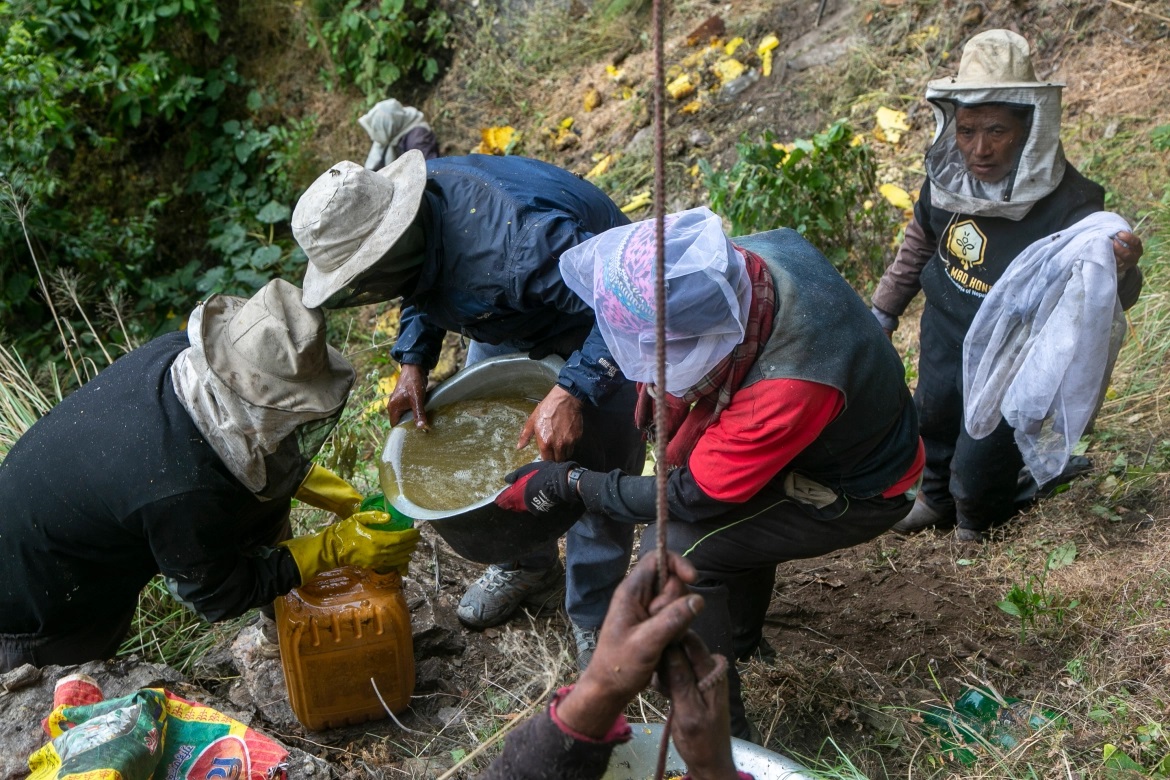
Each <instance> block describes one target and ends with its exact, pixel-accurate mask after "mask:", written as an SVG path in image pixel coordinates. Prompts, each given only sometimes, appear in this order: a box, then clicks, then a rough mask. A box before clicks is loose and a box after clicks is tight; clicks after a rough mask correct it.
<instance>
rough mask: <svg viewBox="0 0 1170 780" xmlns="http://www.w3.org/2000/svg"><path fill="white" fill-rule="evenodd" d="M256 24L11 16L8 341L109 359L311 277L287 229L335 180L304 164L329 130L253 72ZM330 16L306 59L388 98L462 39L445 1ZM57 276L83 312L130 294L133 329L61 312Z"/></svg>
mask: <svg viewBox="0 0 1170 780" xmlns="http://www.w3.org/2000/svg"><path fill="white" fill-rule="evenodd" d="M285 10H286V11H292V12H295V13H297V14H307V13H308V12H305V11H302V10H297V9H295V7H293V6H288V7H287V8H286V9H285ZM242 13H244V11H243V10H242V9H229V8H227V7H225V6H222V5H221V4H219V3H217V2H216V1H215V0H171V1H170V2H164V3H141V2H138V1H137V0H110V1H109V2H91V0H11V2H0V73H3V90H2V95H3V98H0V106H3V108H4V112H3V115H4V118H3V120H2V121H3V122H4V132H3V133H0V171H2V172H3V173H2V174H0V175H2V176H3V183H4V186H3V187H0V192H3V193H4V196H3V197H2V198H0V328H3V329H5V330H6V331H7V333H8V335H9V337H10V338H11V339H12V340H13V341H14V342H15V343H16V344H18V345H19V346H20V348H21V353H22V354H23V355H25V356H26V357H28V358H31V359H33V362H34V363H36V364H41V365H43V364H46V363H47V362H49V361H50V360H51V359H52V357H53V355H54V354H59V349H60V347H61V344H60V341H61V340H62V338H64V339H65V340H66V341H68V342H69V343H68V348H69V350H70V351H72V350H77V351H78V352H80V353H81V354H82V355H84V356H86V357H90V358H94V357H100V358H104V357H105V356H102V355H100V354H99V350H98V347H97V345H98V343H99V342H101V341H106V342H110V341H117V340H119V339H115V338H114V337H115V336H119V337H120V336H121V335H122V334H121V333H120V332H119V331H126V332H127V334H128V336H129V339H130V340H131V341H134V342H141V341H143V340H146V339H148V338H150V337H152V336H154V335H157V334H158V333H160V332H162V331H165V330H169V329H173V328H174V327H176V326H178V325H179V324H181V322H182V318H181V316H179V313H181V312H184V311H186V310H188V309H189V308H190V307H191V306H192V305H193V304H194V302H195V300H196V298H197V297H205V296H206V295H208V294H210V293H214V292H228V293H248V292H250V291H251V290H253V289H255V288H256V287H257V286H259V285H261V284H263V283H264V282H265V281H267V280H268V279H270V278H272V277H273V276H278V275H280V276H286V277H290V278H295V277H296V276H297V275H298V274H299V272H300V271H299V266H300V265H301V264H302V263H303V262H304V257H303V255H302V254H301V253H300V251H299V249H298V248H297V247H296V245H295V243H294V242H293V241H292V238H291V236H290V235H289V231H288V227H287V223H288V218H289V215H290V214H291V210H292V206H293V204H294V203H295V199H296V197H297V195H298V194H299V192H300V190H301V189H302V188H303V187H304V186H305V184H307V182H306V181H304V177H305V171H306V169H308V168H312V169H315V168H316V167H317V166H316V164H315V163H310V164H309V165H306V164H305V161H304V158H306V157H308V156H309V150H308V149H307V142H308V141H309V140H310V139H311V138H312V137H313V135H314V134H315V133H316V131H317V124H316V121H317V120H316V118H315V117H313V116H312V115H298V114H297V113H296V110H297V109H296V107H290V106H289V105H287V104H286V103H285V102H284V101H283V100H282V98H281V96H280V95H279V94H278V93H277V92H276V91H275V85H259V84H258V83H257V82H256V81H255V80H254V79H252V78H248V77H245V76H243V75H242V74H241V66H240V63H239V61H238V60H237V57H236V55H235V54H234V52H236V51H241V50H245V49H247V48H248V47H247V45H243V46H242V45H241V44H248V43H250V42H249V41H248V39H247V37H246V36H247V35H248V33H249V32H251V31H252V26H251V24H250V21H251V20H249V19H247V18H244V17H241V16H239V14H242ZM253 13H262V11H253ZM310 16H311V14H310ZM312 20H313V21H314V24H302V25H299V26H297V29H298V31H299V33H298V34H300V35H302V36H307V37H308V41H307V42H306V41H305V40H304V38H302V39H301V45H303V46H306V47H307V46H308V45H309V44H310V43H314V44H321V43H324V44H326V46H327V48H330V47H331V48H330V52H331V55H332V56H333V61H334V66H335V70H336V71H337V73H339V74H342V75H344V76H345V77H346V79H347V83H349V82H352V83H354V84H357V85H358V86H359V87H360V88H362V89H364V90H366V92H367V94H368V95H369V96H370V98H371V99H374V98H376V97H380V92H379V90H382V89H384V88H385V87H386V86H388V85H389V84H390V83H393V81H395V80H397V79H398V78H399V77H400V76H402V75H406V74H415V73H418V74H421V75H422V76H425V77H428V78H430V77H433V76H434V75H435V73H436V70H437V67H438V65H437V63H438V60H437V59H436V57H435V54H434V52H435V50H436V49H437V48H438V47H439V46H440V45H441V44H442V42H443V39H444V36H445V34H446V30H447V17H446V15H445V14H444V13H443V12H442V11H440V10H437V9H436V8H434V7H433V3H432V2H430V0H411V2H410V3H405V2H393V0H386V1H385V2H383V3H381V4H380V5H377V6H374V7H370V6H368V5H365V4H359V3H357V2H351V3H349V4H348V5H346V6H345V7H344V8H343V10H342V11H341V12H340V13H339V15H338V16H336V17H331V18H327V19H321V20H319V23H318V20H317V17H316V16H313V17H312ZM305 30H308V32H305ZM342 54H344V56H341V55H342ZM290 108H291V109H293V110H290ZM57 268H68V269H69V270H70V274H71V275H72V277H73V278H74V279H75V280H76V283H75V284H74V290H75V291H76V292H77V293H78V297H79V300H80V302H81V303H85V304H89V305H93V304H94V303H95V302H96V301H102V300H103V299H109V298H110V297H111V296H112V297H113V299H114V300H115V301H116V302H117V306H118V311H119V316H117V317H104V318H101V319H100V320H95V321H82V320H81V319H80V315H81V311H82V309H80V308H79V307H77V306H75V305H72V303H69V304H68V305H65V306H62V307H55V306H53V297H54V296H58V295H60V292H59V290H57V289H56V288H57V287H58V286H59V285H58V284H57V283H56V282H55V281H54V280H55V278H56V276H57V274H56V270H55V269H57ZM66 297H68V296H66ZM101 305H105V304H104V303H103V304H101ZM55 321H56V322H55ZM106 322H109V323H113V325H112V327H110V328H106V327H105V323H106ZM59 330H60V331H64V334H63V335H62V334H60V333H58V331H59ZM73 333H75V334H79V335H78V337H77V338H76V339H72V337H71V335H70V334H73ZM75 373H76V372H75ZM69 379H70V381H71V382H72V381H76V382H77V383H80V381H81V378H80V377H79V376H77V377H70V378H69Z"/></svg>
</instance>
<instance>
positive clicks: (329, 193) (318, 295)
mask: <svg viewBox="0 0 1170 780" xmlns="http://www.w3.org/2000/svg"><path fill="white" fill-rule="evenodd" d="M426 185H427V162H426V159H425V158H424V157H423V155H422V152H420V151H418V150H417V149H411V150H410V151H408V152H406V153H405V154H403V155H402V156H401V157H399V158H398V159H396V160H394V162H392V163H390V164H389V165H387V166H386V167H385V168H382V169H381V170H379V171H377V172H375V171H371V170H369V169H368V168H365V167H363V166H361V165H358V164H357V163H355V162H349V161H348V160H347V161H344V162H339V163H337V164H336V165H334V166H333V167H332V168H330V169H329V170H327V171H326V172H325V173H323V174H321V175H320V176H319V177H317V180H316V181H315V182H313V184H312V185H311V186H310V187H309V189H307V190H306V191H305V194H304V195H302V196H301V198H300V200H298V201H297V207H296V209H295V210H294V211H293V216H292V230H293V236H294V237H295V238H296V240H297V243H298V244H300V245H301V249H303V250H305V255H306V256H308V258H309V266H308V268H307V269H306V271H305V283H304V285H305V289H304V298H303V301H304V304H305V305H306V306H308V307H309V308H316V307H318V306H320V305H321V304H323V303H325V301H327V300H329V298H330V296H332V295H333V294H334V293H336V292H338V291H340V290H342V289H344V288H345V286H346V285H347V284H349V283H350V282H352V281H353V280H354V279H355V278H357V277H358V276H359V275H360V274H361V273H363V272H364V271H367V270H368V269H369V268H370V267H371V266H373V265H374V264H375V263H377V262H378V260H380V259H381V258H382V256H383V255H385V254H386V253H387V252H388V251H389V250H390V248H391V247H393V246H394V244H395V243H396V242H397V241H398V239H399V238H401V237H402V234H403V233H405V232H406V229H407V228H408V227H410V223H411V222H412V221H413V220H414V217H415V215H416V214H417V213H418V209H419V205H420V204H421V203H422V196H423V190H424V189H426Z"/></svg>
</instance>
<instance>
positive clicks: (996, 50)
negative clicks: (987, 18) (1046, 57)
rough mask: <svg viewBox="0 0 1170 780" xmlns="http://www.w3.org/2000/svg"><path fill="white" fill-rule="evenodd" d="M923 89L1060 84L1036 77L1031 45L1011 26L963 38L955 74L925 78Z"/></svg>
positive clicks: (949, 90)
mask: <svg viewBox="0 0 1170 780" xmlns="http://www.w3.org/2000/svg"><path fill="white" fill-rule="evenodd" d="M926 86H927V89H932V90H938V91H939V92H954V91H960V90H984V89H1011V88H1028V87H1063V86H1064V84H1057V83H1056V82H1051V81H1037V80H1036V71H1035V70H1033V69H1032V49H1031V47H1030V46H1029V45H1028V41H1027V39H1026V38H1024V37H1023V36H1022V35H1019V34H1017V33H1014V32H1012V31H1011V30H987V31H986V32H981V33H979V34H978V35H976V36H974V37H973V38H971V40H969V41H967V43H966V45H965V46H963V56H962V57H961V58H960V59H959V72H958V74H957V75H954V76H951V77H949V78H945V79H936V80H934V81H931V82H929V83H928V84H927V85H926Z"/></svg>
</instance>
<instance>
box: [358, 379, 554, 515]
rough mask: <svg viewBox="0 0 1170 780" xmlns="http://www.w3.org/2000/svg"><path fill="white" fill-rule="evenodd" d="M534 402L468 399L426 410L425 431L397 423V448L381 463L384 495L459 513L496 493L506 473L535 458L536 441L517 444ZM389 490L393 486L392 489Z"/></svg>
mask: <svg viewBox="0 0 1170 780" xmlns="http://www.w3.org/2000/svg"><path fill="white" fill-rule="evenodd" d="M536 403H537V402H536V401H534V400H530V399H527V398H516V397H513V398H472V399H467V400H463V401H455V402H453V403H451V404H448V405H445V406H442V407H439V408H436V409H431V410H428V412H427V422H428V424H429V425H430V430H428V431H422V430H419V429H418V428H416V427H415V424H414V420H406V421H404V422H401V423H399V424H398V425H397V426H396V428H399V429H401V437H402V438H401V448H398V449H396V450H395V452H394V453H393V456H392V457H390V458H389V459H387V460H383V461H382V463H381V466H380V468H381V472H382V473H381V477H382V487H383V489H384V490H385V491H386V495H387V497H393V496H396V495H397V496H398V497H401V498H405V499H406V501H408V502H409V503H410V504H413V505H414V506H417V507H421V508H423V509H429V510H434V511H443V510H450V509H459V508H461V507H465V506H468V505H470V504H473V503H475V502H477V501H479V500H481V499H484V498H487V497H488V496H491V495H493V494H495V493H496V492H497V491H499V490H500V488H502V487H503V486H504V477H505V475H507V474H508V473H509V472H512V471H515V470H516V469H518V468H520V467H521V466H523V465H524V464H525V463H530V462H532V461H533V460H535V459H536V457H537V455H538V451H537V448H536V443H535V439H534V440H533V441H532V442H530V443H529V444H528V446H527V447H525V448H524V449H521V450H517V449H516V441H517V439H519V438H520V432H521V431H522V430H523V428H524V423H525V421H527V419H528V416H529V415H530V414H531V413H532V410H533V409H535V408H536ZM391 486H394V487H393V489H391Z"/></svg>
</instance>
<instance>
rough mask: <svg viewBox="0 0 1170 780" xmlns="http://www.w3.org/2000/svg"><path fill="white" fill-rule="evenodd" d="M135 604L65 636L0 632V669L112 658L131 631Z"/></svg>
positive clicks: (63, 664)
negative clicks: (112, 616) (119, 613)
mask: <svg viewBox="0 0 1170 780" xmlns="http://www.w3.org/2000/svg"><path fill="white" fill-rule="evenodd" d="M135 608H136V606H131V607H130V608H129V609H127V610H125V611H124V612H123V613H122V614H121V615H120V616H118V617H116V618H102V619H97V620H91V621H88V622H86V623H85V624H83V625H78V626H76V627H75V628H74V629H73V630H71V631H70V632H69V633H68V634H66V635H64V636H44V635H40V634H0V672H7V671H11V670H12V669H16V668H17V667H19V666H22V665H24V664H32V665H33V666H48V665H49V664H56V665H58V666H68V665H70V664H79V663H84V662H85V661H100V660H102V659H104V658H113V657H114V655H115V654H116V653H117V652H118V648H119V647H120V646H121V645H122V642H123V640H125V638H126V634H128V633H129V632H130V623H131V621H132V620H133V619H134V610H135Z"/></svg>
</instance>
